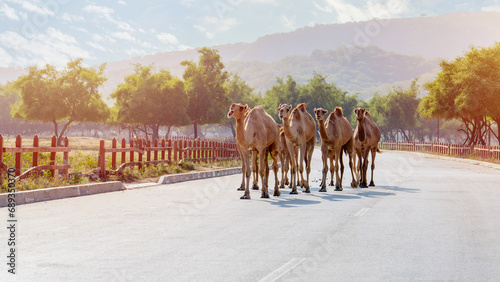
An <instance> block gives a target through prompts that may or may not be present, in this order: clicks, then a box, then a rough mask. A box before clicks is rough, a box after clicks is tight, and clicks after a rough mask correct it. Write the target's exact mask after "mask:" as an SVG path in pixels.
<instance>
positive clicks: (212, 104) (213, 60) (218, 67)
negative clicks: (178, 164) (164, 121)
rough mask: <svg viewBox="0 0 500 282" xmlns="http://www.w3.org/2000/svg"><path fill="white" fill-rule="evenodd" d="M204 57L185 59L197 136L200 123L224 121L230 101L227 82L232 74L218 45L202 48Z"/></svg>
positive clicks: (190, 109) (190, 105) (185, 78)
mask: <svg viewBox="0 0 500 282" xmlns="http://www.w3.org/2000/svg"><path fill="white" fill-rule="evenodd" d="M198 53H199V54H200V58H199V61H198V63H197V64H196V63H195V62H193V61H183V62H182V63H181V65H183V66H185V67H186V69H185V70H184V75H183V78H184V83H185V90H186V93H187V96H188V101H189V103H188V108H187V114H188V115H189V117H190V118H191V122H192V123H193V126H194V137H195V138H196V137H198V125H199V124H207V123H218V122H221V121H222V119H223V118H224V117H225V113H226V109H227V107H228V105H229V99H228V97H227V93H226V89H225V88H224V84H225V82H226V80H227V78H228V73H227V71H225V70H224V64H223V63H222V61H221V57H220V55H219V52H218V51H217V50H215V49H210V48H206V47H204V48H202V49H200V50H198Z"/></svg>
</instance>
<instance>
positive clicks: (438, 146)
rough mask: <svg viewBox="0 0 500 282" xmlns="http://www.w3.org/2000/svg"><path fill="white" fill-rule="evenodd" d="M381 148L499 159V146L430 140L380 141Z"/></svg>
mask: <svg viewBox="0 0 500 282" xmlns="http://www.w3.org/2000/svg"><path fill="white" fill-rule="evenodd" d="M379 147H380V149H382V150H400V151H411V152H429V153H436V154H442V155H448V156H454V157H467V156H475V157H479V158H482V159H495V160H500V146H483V145H471V146H467V145H458V144H448V143H431V142H380V144H379Z"/></svg>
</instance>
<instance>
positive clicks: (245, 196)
mask: <svg viewBox="0 0 500 282" xmlns="http://www.w3.org/2000/svg"><path fill="white" fill-rule="evenodd" d="M240 199H242V200H250V195H247V194H245V195H243V196H241V197H240Z"/></svg>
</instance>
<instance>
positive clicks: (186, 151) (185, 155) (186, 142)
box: [183, 139, 188, 160]
mask: <svg viewBox="0 0 500 282" xmlns="http://www.w3.org/2000/svg"><path fill="white" fill-rule="evenodd" d="M183 148H184V149H186V148H188V141H187V139H184V147H183ZM187 158H188V150H184V160H185V159H187Z"/></svg>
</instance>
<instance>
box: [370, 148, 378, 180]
mask: <svg viewBox="0 0 500 282" xmlns="http://www.w3.org/2000/svg"><path fill="white" fill-rule="evenodd" d="M371 151H372V179H371V181H370V185H369V186H375V182H373V171H374V170H375V156H376V155H377V148H375V149H372V150H371Z"/></svg>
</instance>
